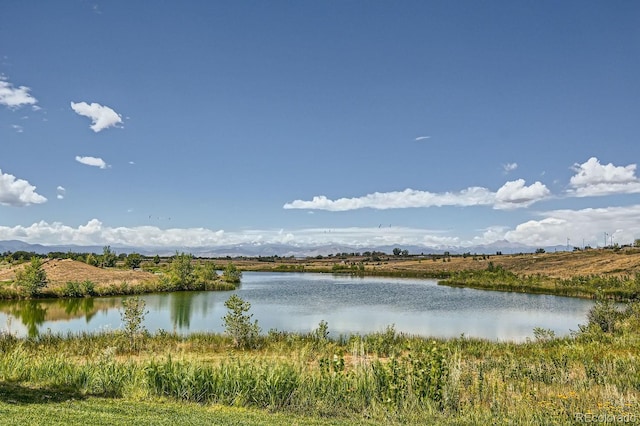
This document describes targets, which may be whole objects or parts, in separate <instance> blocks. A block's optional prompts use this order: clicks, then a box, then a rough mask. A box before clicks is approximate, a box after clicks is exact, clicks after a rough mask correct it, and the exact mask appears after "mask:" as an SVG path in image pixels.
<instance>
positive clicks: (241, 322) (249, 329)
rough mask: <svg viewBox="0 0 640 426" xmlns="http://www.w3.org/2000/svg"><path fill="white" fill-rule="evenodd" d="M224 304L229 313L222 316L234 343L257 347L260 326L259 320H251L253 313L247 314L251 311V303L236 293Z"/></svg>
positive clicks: (238, 345)
mask: <svg viewBox="0 0 640 426" xmlns="http://www.w3.org/2000/svg"><path fill="white" fill-rule="evenodd" d="M224 306H225V307H226V308H227V309H228V312H227V315H225V316H224V317H222V319H223V321H224V328H225V332H226V333H227V334H228V335H229V336H231V338H232V339H233V345H234V346H235V347H239V348H254V347H256V345H257V337H258V335H259V334H260V327H259V326H258V320H256V321H254V322H253V323H252V322H251V317H253V314H249V315H247V314H246V313H247V312H249V309H250V308H251V304H250V303H249V302H246V301H244V300H243V299H242V298H241V297H240V296H238V295H237V294H234V295H232V296H231V297H229V299H227V301H226V302H224Z"/></svg>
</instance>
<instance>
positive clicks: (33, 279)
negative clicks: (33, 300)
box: [16, 257, 48, 297]
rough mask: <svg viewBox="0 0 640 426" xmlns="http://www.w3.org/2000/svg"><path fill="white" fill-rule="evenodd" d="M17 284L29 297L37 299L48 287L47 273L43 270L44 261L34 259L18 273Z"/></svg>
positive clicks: (37, 258)
mask: <svg viewBox="0 0 640 426" xmlns="http://www.w3.org/2000/svg"><path fill="white" fill-rule="evenodd" d="M16 283H17V284H18V286H19V287H20V288H21V289H22V293H23V294H24V295H25V296H27V297H36V296H37V295H38V294H40V291H41V290H42V289H43V288H44V287H46V286H47V283H48V280H47V273H46V272H45V271H44V269H42V260H40V258H39V257H32V258H31V262H30V263H29V264H28V265H25V267H24V268H23V269H21V270H20V271H18V272H17V273H16Z"/></svg>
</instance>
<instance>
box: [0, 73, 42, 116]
mask: <svg viewBox="0 0 640 426" xmlns="http://www.w3.org/2000/svg"><path fill="white" fill-rule="evenodd" d="M30 90H31V89H30V88H29V87H27V86H19V87H15V86H14V85H13V84H11V83H10V82H8V81H7V79H6V77H4V76H2V75H0V105H4V106H7V107H9V108H12V109H15V108H20V107H21V106H23V105H35V104H36V103H37V102H38V100H37V99H36V98H34V97H33V96H32V95H31V94H30V93H29V91H30Z"/></svg>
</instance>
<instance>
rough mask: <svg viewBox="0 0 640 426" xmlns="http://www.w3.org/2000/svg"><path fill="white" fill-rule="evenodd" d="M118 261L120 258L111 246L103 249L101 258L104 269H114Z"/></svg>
mask: <svg viewBox="0 0 640 426" xmlns="http://www.w3.org/2000/svg"><path fill="white" fill-rule="evenodd" d="M116 260H118V257H117V256H116V254H115V252H113V251H112V250H111V246H104V247H103V248H102V258H101V264H102V267H103V268H113V267H114V266H116Z"/></svg>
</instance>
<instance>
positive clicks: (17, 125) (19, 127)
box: [11, 124, 24, 133]
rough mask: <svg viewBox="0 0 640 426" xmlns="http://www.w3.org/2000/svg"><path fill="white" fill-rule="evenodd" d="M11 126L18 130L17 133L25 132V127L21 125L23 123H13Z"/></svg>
mask: <svg viewBox="0 0 640 426" xmlns="http://www.w3.org/2000/svg"><path fill="white" fill-rule="evenodd" d="M11 128H13V130H15V131H16V133H22V132H24V127H22V126H21V125H19V124H12V125H11Z"/></svg>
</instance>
